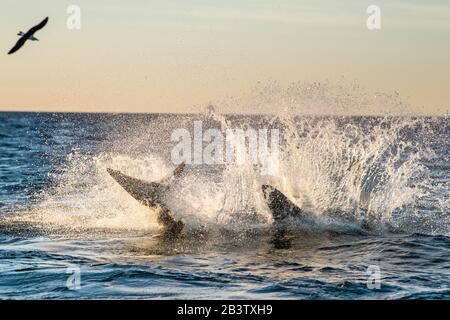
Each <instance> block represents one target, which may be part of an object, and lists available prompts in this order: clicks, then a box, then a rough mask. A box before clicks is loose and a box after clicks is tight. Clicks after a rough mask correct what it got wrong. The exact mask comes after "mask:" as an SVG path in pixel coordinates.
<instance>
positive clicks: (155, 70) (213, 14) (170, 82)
mask: <svg viewBox="0 0 450 320" xmlns="http://www.w3.org/2000/svg"><path fill="white" fill-rule="evenodd" d="M372 4H375V5H378V6H379V7H380V9H381V29H380V30H375V31H374V30H372V31H371V30H368V28H367V26H366V20H367V18H368V16H369V15H368V14H367V13H366V9H367V7H368V6H369V5H372ZM69 5H77V6H79V8H80V9H81V29H80V30H69V29H68V28H67V19H68V18H69V14H68V13H67V11H66V10H67V7H68V6H69ZM45 16H49V17H50V21H49V23H48V25H47V26H46V27H45V28H44V29H43V30H41V31H39V32H38V33H37V34H36V37H37V38H39V39H40V41H39V42H33V43H31V42H29V43H27V44H26V45H25V46H24V47H23V48H22V49H21V50H20V51H18V52H17V53H15V54H13V55H7V54H6V53H7V52H8V51H9V49H10V48H11V47H12V46H13V45H14V44H15V42H16V41H17V38H18V37H17V32H18V31H27V30H28V29H29V28H30V27H32V26H33V25H35V24H37V23H38V22H40V21H41V20H42V19H43V18H44V17H45ZM0 52H3V53H0V110H1V111H19V110H20V111H80V112H186V111H187V110H191V107H192V106H202V105H208V104H209V103H213V104H214V103H215V102H216V101H220V100H221V99H223V97H229V96H236V97H239V96H241V95H245V94H246V93H248V92H250V91H251V90H252V88H254V87H255V85H256V84H257V83H261V82H263V83H264V82H266V81H277V82H278V83H280V84H281V85H284V86H289V85H290V84H291V83H294V82H297V81H306V82H308V81H309V82H322V81H330V82H332V83H337V84H339V83H340V82H341V81H343V80H342V79H343V78H344V79H346V81H350V82H357V83H358V84H359V85H361V86H363V87H364V88H366V89H367V90H369V91H370V92H384V93H392V92H398V94H399V95H400V97H401V99H402V100H403V101H405V103H407V104H408V105H410V107H411V109H412V110H413V111H415V112H420V113H426V114H432V115H442V114H446V113H448V110H449V109H450V90H449V89H450V0H445V1H444V0H441V1H438V0H431V1H425V0H423V1H417V0H416V1H414V0H411V1H404V0H383V1H381V0H371V1H366V0H341V1H335V0H314V1H312V0H311V1H302V0H271V1H268V0H227V1H225V0H128V1H121V0H96V1H91V0H71V1H65V0H58V1H57V0H40V1H36V0H2V3H1V11H0Z"/></svg>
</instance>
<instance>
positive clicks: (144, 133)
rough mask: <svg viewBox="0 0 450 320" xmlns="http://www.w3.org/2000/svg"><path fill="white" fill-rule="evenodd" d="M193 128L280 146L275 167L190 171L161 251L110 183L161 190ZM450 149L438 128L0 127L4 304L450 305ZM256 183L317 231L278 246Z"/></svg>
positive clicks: (271, 120)
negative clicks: (177, 234) (178, 228)
mask: <svg viewBox="0 0 450 320" xmlns="http://www.w3.org/2000/svg"><path fill="white" fill-rule="evenodd" d="M194 121H201V122H202V125H203V130H206V128H218V129H219V130H220V131H221V132H224V133H225V132H226V130H227V129H230V128H231V129H235V128H244V129H248V128H255V129H267V128H268V129H277V130H279V132H280V156H279V157H280V159H279V160H280V161H279V166H277V170H276V172H272V173H271V174H270V175H267V174H262V173H261V171H260V170H259V168H258V166H255V165H254V164H253V163H249V162H244V163H225V164H216V165H207V164H192V165H188V166H187V173H186V175H185V176H184V177H183V178H182V179H181V180H180V181H177V183H176V184H175V185H174V186H173V188H171V189H170V190H169V191H168V194H167V196H166V197H167V200H166V201H167V204H168V206H169V207H170V209H171V211H172V212H173V215H174V216H176V217H177V218H179V219H182V220H183V221H184V222H185V224H186V227H185V233H184V234H183V236H182V237H181V238H179V239H165V238H163V237H161V236H160V229H159V226H158V224H157V222H156V214H157V213H156V212H155V211H154V210H152V209H149V208H146V207H144V206H142V205H141V204H139V203H138V202H137V201H136V200H134V199H133V198H132V197H131V196H129V195H128V194H127V193H126V192H125V191H124V190H123V189H122V188H121V187H120V186H119V185H117V183H116V182H115V181H114V180H113V179H112V178H111V177H110V176H109V175H108V173H107V171H106V168H113V169H116V170H121V171H122V172H124V173H126V174H127V175H130V176H134V177H137V178H140V179H143V180H147V181H158V180H161V179H164V178H166V177H170V175H171V172H172V170H173V169H174V168H175V164H173V163H172V162H171V159H172V158H171V156H172V151H173V148H174V147H175V146H176V145H177V141H174V140H175V139H174V137H173V132H174V131H176V130H177V129H182V130H187V132H189V133H190V134H192V137H194ZM205 144H206V142H205ZM449 146H450V119H449V118H448V117H440V118H425V117H422V118H421V117H312V116H309V117H306V116H305V117H303V116H296V117H269V116H265V117H263V116H237V115H220V114H215V113H214V112H210V113H205V114H198V115H163V114H153V115H137V114H75V113H0V298H1V299H269V298H270V299H449V298H450V207H449V203H450V201H449V195H450V194H449V192H450V188H449V182H450V161H449V160H450V152H449ZM263 183H270V184H272V185H274V186H275V187H277V188H278V189H279V190H281V191H282V192H283V193H284V194H286V196H288V198H289V199H291V200H292V201H293V202H294V203H296V204H297V205H298V206H299V207H301V208H302V210H304V212H306V213H307V214H308V215H310V216H311V219H312V220H313V221H314V222H313V223H310V224H308V225H304V224H302V223H298V222H296V221H291V222H290V223H289V225H288V227H287V230H286V231H285V232H283V233H280V232H276V231H275V230H274V227H273V223H272V220H271V215H270V212H269V210H268V208H267V205H266V203H265V202H264V198H263V197H262V192H261V185H262V184H263ZM294 220H295V219H294Z"/></svg>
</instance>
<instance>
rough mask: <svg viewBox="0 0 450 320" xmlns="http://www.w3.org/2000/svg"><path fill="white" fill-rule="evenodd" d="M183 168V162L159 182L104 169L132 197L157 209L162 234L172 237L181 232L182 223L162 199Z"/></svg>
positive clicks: (180, 174)
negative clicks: (170, 174)
mask: <svg viewBox="0 0 450 320" xmlns="http://www.w3.org/2000/svg"><path fill="white" fill-rule="evenodd" d="M184 169H185V164H181V165H179V166H178V167H177V168H176V169H175V170H174V172H173V174H172V176H170V177H168V178H166V179H163V180H161V181H159V182H147V181H143V180H140V179H136V178H133V177H129V176H127V175H125V174H123V173H122V172H120V171H117V170H113V169H110V168H107V169H106V170H107V171H108V173H109V174H110V176H111V177H113V179H114V180H116V181H117V183H118V184H119V185H120V186H122V188H124V189H125V191H127V192H128V193H129V194H130V195H131V196H132V197H133V198H134V199H136V200H137V201H139V202H140V203H141V204H143V205H145V206H147V207H150V208H153V209H158V223H159V224H160V225H161V226H162V227H163V236H164V237H165V238H174V237H177V236H178V235H179V234H180V233H181V231H182V230H183V227H184V223H183V222H182V221H180V220H179V221H177V220H175V218H174V217H173V215H172V213H171V212H170V210H169V208H168V207H167V205H166V203H165V201H164V198H165V197H164V195H165V193H166V192H167V191H169V189H170V187H171V185H172V183H174V182H175V181H176V180H177V179H179V178H180V177H181V176H182V174H183V171H184Z"/></svg>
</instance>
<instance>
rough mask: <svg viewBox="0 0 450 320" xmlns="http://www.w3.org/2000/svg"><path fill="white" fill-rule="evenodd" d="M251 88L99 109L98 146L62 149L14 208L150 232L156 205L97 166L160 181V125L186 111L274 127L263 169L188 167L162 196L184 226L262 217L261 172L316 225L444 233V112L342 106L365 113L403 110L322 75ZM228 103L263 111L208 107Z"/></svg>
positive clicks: (165, 164)
mask: <svg viewBox="0 0 450 320" xmlns="http://www.w3.org/2000/svg"><path fill="white" fill-rule="evenodd" d="M262 88H263V89H261V88H260V89H259V91H258V94H255V95H254V96H253V97H252V98H251V99H250V100H248V99H247V100H245V99H244V100H241V101H236V100H233V102H232V103H230V102H228V103H225V102H222V104H221V103H218V104H216V107H215V108H212V107H208V108H207V110H206V111H205V112H201V113H199V114H196V115H191V116H188V115H182V116H169V115H168V116H162V115H161V116H158V117H155V118H154V119H152V120H150V121H145V122H139V123H136V122H134V121H133V119H134V118H133V116H129V117H126V116H121V117H120V118H114V119H109V120H108V121H109V122H107V123H106V124H105V125H104V127H103V128H102V132H101V134H102V136H104V137H105V138H104V141H103V142H102V143H101V144H100V146H97V147H96V148H95V149H93V150H83V149H74V150H72V152H71V153H69V154H68V156H67V158H66V161H65V163H66V164H65V166H64V168H62V169H61V170H59V171H58V172H57V173H55V177H54V180H55V181H56V184H55V186H54V187H52V188H48V189H46V190H44V191H43V192H42V193H41V194H40V195H39V199H40V201H39V203H38V204H37V205H35V206H33V207H32V208H30V209H29V210H28V211H27V212H26V214H21V215H18V216H21V217H22V219H23V220H24V221H33V223H40V224H41V225H44V226H46V227H49V226H51V227H52V228H53V227H54V228H63V229H65V230H72V231H76V232H78V231H82V230H91V229H107V230H110V231H111V232H115V231H117V232H118V231H121V230H125V231H138V232H148V233H155V232H157V231H156V230H157V225H156V219H155V216H156V213H155V212H153V211H152V210H150V209H148V208H145V207H143V206H141V205H140V204H138V203H137V202H136V201H135V200H133V199H132V198H131V197H130V196H129V195H127V194H126V192H124V190H122V189H121V187H120V186H118V185H117V184H115V183H114V181H113V180H112V179H111V178H110V177H109V176H108V174H107V172H106V168H107V167H112V168H114V169H118V170H121V171H123V172H124V173H125V174H128V175H130V176H134V177H138V178H141V179H144V180H148V181H157V180H160V179H162V178H164V177H166V176H168V175H169V174H170V172H171V170H172V169H173V167H174V165H172V164H171V162H170V149H171V148H172V147H173V142H171V140H170V134H171V132H172V131H173V130H174V129H176V128H186V129H191V128H192V122H193V121H194V120H202V121H203V126H204V128H205V129H206V128H208V127H214V128H218V129H220V130H221V131H222V132H225V131H226V129H229V128H243V129H245V128H247V127H249V126H250V127H252V128H255V129H258V128H268V129H271V128H277V129H280V131H281V132H282V142H281V150H282V153H281V159H280V160H281V161H280V168H279V171H278V174H277V175H276V176H272V177H267V176H261V175H260V174H259V173H258V170H257V168H255V166H254V165H253V164H251V163H250V162H246V163H243V164H239V165H238V164H228V165H220V166H207V165H197V166H192V167H191V168H190V170H189V174H188V175H187V176H186V177H185V178H183V179H182V180H181V181H179V182H178V184H176V185H175V186H174V188H173V189H172V190H171V191H170V192H169V193H168V194H167V203H168V205H169V207H170V208H171V210H172V211H173V213H174V215H175V216H176V217H178V218H181V219H183V220H185V221H186V222H187V227H188V228H191V229H194V230H195V229H205V228H206V229H209V230H211V229H214V230H223V229H229V230H235V231H237V232H239V230H246V229H248V228H254V227H262V228H265V227H267V226H268V225H270V224H271V222H272V220H271V217H270V213H269V212H268V208H267V206H266V204H265V203H264V200H263V197H262V193H261V188H260V186H261V184H262V183H267V182H268V181H269V182H270V184H273V185H274V186H275V187H277V188H279V189H280V190H281V191H282V192H284V193H285V194H286V195H287V196H288V197H289V198H290V199H291V200H292V201H293V202H295V203H296V204H297V205H299V206H300V207H301V208H302V209H304V210H305V211H307V212H309V213H310V214H311V215H313V216H315V217H316V218H317V219H318V221H320V225H321V226H322V227H325V228H333V226H334V223H335V222H336V221H339V223H344V224H346V223H349V224H352V225H355V224H356V225H359V226H363V227H370V228H372V229H376V230H384V229H386V227H389V228H394V229H397V230H403V231H413V232H423V233H432V234H449V230H450V227H449V226H450V222H449V218H448V212H449V202H448V192H449V191H448V181H449V180H448V178H449V177H448V170H447V171H445V170H446V169H445V168H447V167H446V166H448V140H449V139H448V132H449V131H448V130H446V129H445V127H447V128H448V126H449V124H448V119H444V118H424V117H421V118H418V117H412V116H401V117H398V116H395V117H394V116H392V115H389V116H384V117H369V116H364V117H361V116H351V117H350V116H343V115H344V114H364V113H372V112H373V110H376V109H377V108H379V106H380V105H381V106H384V108H385V109H390V110H391V111H392V110H393V112H391V113H395V114H404V113H406V111H405V110H406V106H405V105H404V104H403V103H401V102H400V101H399V98H398V96H397V95H393V96H390V95H379V94H378V95H368V94H366V93H361V91H360V88H359V87H358V86H355V87H354V88H353V89H352V90H349V89H348V88H347V87H345V86H332V85H330V84H329V83H325V84H319V83H316V84H301V83H297V84H294V85H292V86H290V87H289V88H288V89H285V90H283V89H280V87H279V86H278V85H277V84H272V85H269V86H263V87H262ZM355 92H356V93H355ZM229 101H231V100H229ZM249 101H250V102H251V103H249ZM230 105H232V109H236V108H238V109H241V110H243V109H245V110H247V111H249V113H254V112H251V111H252V110H262V111H264V110H267V109H268V108H270V109H271V111H272V112H270V113H271V115H265V116H256V115H252V116H242V115H241V116H237V115H230V114H226V113H225V112H221V113H220V112H217V111H215V109H216V110H230V109H229V106H230ZM367 106H369V107H367ZM355 108H359V109H357V110H360V112H357V111H355ZM273 110H277V112H276V114H275V115H274V114H273V113H274V112H273ZM331 111H332V112H331ZM362 111H366V112H362ZM310 114H315V116H311V115H310ZM325 114H339V116H323V115H325ZM319 115H322V116H319ZM442 146H444V148H443V149H441V150H437V148H439V147H441V148H442ZM436 170H437V171H436ZM439 170H440V171H439ZM436 172H440V173H436ZM446 172H447V173H446ZM424 202H426V203H427V204H426V206H424ZM424 207H425V209H424Z"/></svg>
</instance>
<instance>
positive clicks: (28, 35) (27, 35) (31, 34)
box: [8, 17, 48, 54]
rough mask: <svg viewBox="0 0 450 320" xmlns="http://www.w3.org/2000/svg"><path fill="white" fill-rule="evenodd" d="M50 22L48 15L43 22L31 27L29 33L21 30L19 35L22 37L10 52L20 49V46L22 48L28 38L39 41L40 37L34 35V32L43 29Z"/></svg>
mask: <svg viewBox="0 0 450 320" xmlns="http://www.w3.org/2000/svg"><path fill="white" fill-rule="evenodd" d="M47 22H48V17H47V18H45V19H44V20H42V22H41V23H39V24H38V25H36V26H34V27H33V28H31V29H30V30H28V32H27V33H23V32H22V31H20V32H19V33H18V34H17V35H18V36H20V39H19V40H18V41H17V43H16V45H15V46H14V47H13V48H12V49H11V50H9V52H8V54H13V53H14V52H16V51H17V50H19V49H20V48H22V46H23V45H24V44H25V42H26V41H27V40H31V41H39V39H38V38H36V37H35V36H34V34H35V33H36V32H37V31H39V30H41V29H42V28H43V27H45V25H46V24H47Z"/></svg>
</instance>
